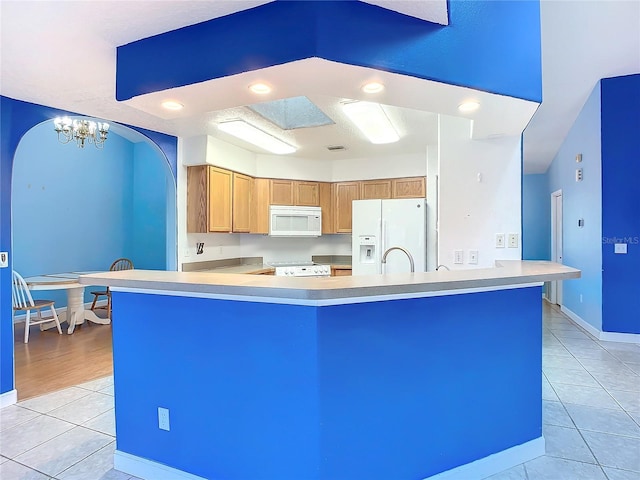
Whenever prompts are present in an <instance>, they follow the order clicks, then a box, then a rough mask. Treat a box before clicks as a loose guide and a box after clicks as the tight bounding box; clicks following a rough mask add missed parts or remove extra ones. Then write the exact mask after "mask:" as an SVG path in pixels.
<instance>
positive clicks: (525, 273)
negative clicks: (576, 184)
mask: <svg viewBox="0 0 640 480" xmlns="http://www.w3.org/2000/svg"><path fill="white" fill-rule="evenodd" d="M496 264H497V266H496V267H495V268H479V269H471V270H453V271H446V270H440V271H437V272H417V273H394V274H385V275H355V276H340V277H306V278H303V277H294V278H290V277H278V276H272V275H244V274H234V273H209V272H174V271H161V270H124V271H120V272H102V273H95V274H91V275H83V276H81V277H80V283H83V284H86V285H104V286H109V287H111V289H112V290H114V291H119V290H120V291H138V292H146V293H157V294H167V295H180V296H199V297H210V298H225V299H233V298H235V299H238V300H244V301H268V302H274V303H289V301H293V302H292V303H300V304H331V303H351V302H349V299H353V300H354V301H356V299H358V300H357V301H358V302H361V301H375V300H383V299H392V298H412V297H416V298H417V297H422V296H432V295H434V294H437V295H443V294H445V295H446V294H456V293H465V292H466V291H469V290H476V291H480V290H500V289H504V288H513V287H514V286H518V285H532V284H539V283H541V282H545V281H552V280H568V279H571V278H579V277H580V271H579V270H576V269H574V268H571V267H567V266H565V265H560V264H557V263H553V262H544V261H500V262H496ZM372 297H375V298H372Z"/></svg>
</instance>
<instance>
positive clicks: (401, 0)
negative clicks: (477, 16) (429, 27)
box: [361, 0, 449, 25]
mask: <svg viewBox="0 0 640 480" xmlns="http://www.w3.org/2000/svg"><path fill="white" fill-rule="evenodd" d="M361 1H363V2H364V3H370V4H371V5H377V6H379V7H382V8H386V9H387V10H393V11H395V12H398V13H402V14H404V15H409V16H411V17H416V18H420V19H422V20H427V21H429V22H433V23H439V24H440V25H448V24H449V16H448V14H447V0H361Z"/></svg>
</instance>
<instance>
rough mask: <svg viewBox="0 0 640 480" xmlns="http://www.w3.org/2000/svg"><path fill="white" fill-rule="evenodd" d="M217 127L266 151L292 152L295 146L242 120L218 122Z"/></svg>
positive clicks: (281, 153)
mask: <svg viewBox="0 0 640 480" xmlns="http://www.w3.org/2000/svg"><path fill="white" fill-rule="evenodd" d="M218 128H219V129H220V130H222V131H223V132H225V133H228V134H229V135H233V136H234V137H237V138H239V139H240V140H244V141H245V142H249V143H252V144H254V145H256V146H258V147H260V148H263V149H265V150H266V151H268V152H271V153H276V154H278V155H283V154H286V153H293V152H295V151H296V148H295V147H293V146H291V145H289V144H288V143H285V142H283V141H282V140H279V139H277V138H276V137H273V136H271V135H269V134H268V133H266V132H263V131H262V130H260V129H259V128H256V127H254V126H253V125H250V124H248V123H247V122H245V121H244V120H232V121H230V122H223V123H219V124H218Z"/></svg>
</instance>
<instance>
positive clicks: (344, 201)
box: [333, 182, 360, 233]
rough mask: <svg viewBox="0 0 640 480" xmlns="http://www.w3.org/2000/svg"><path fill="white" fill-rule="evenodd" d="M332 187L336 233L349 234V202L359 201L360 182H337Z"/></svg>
mask: <svg viewBox="0 0 640 480" xmlns="http://www.w3.org/2000/svg"><path fill="white" fill-rule="evenodd" d="M334 185H335V192H336V193H335V200H336V203H335V205H336V208H334V210H333V215H334V217H335V225H336V233H351V208H352V205H351V202H353V201H354V200H359V199H360V182H339V183H335V184H334Z"/></svg>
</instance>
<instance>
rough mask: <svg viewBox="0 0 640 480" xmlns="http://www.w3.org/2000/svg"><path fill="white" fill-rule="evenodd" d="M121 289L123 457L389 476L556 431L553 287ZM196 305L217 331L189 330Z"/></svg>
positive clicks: (198, 469)
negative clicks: (431, 293) (545, 367)
mask: <svg viewBox="0 0 640 480" xmlns="http://www.w3.org/2000/svg"><path fill="white" fill-rule="evenodd" d="M113 295H114V301H113V304H114V316H115V317H116V318H118V321H117V322H115V323H114V325H113V352H114V381H115V391H116V429H117V431H118V450H119V451H122V452H125V453H129V454H132V455H135V456H140V457H143V458H146V459H150V460H152V461H154V462H159V463H162V464H165V465H169V466H171V467H174V468H178V469H180V470H183V471H186V472H189V473H192V474H195V475H199V476H202V477H204V478H224V479H230V480H231V479H249V478H250V479H254V480H260V479H263V480H272V479H278V480H288V479H289V480H300V479H305V480H313V479H332V480H333V479H356V478H357V479H360V478H367V479H371V480H389V479H396V478H398V479H401V478H425V477H428V476H431V475H434V474H436V473H439V472H441V471H445V470H448V469H451V468H453V467H456V466H459V465H461V464H465V463H468V462H471V461H474V460H477V459H480V458H483V457H485V456H487V455H490V454H492V453H497V452H499V451H502V450H505V449H507V448H509V447H513V446H516V445H521V444H523V443H526V442H528V441H531V440H534V439H537V438H540V436H541V435H542V405H541V400H540V399H541V396H542V387H541V384H540V370H541V368H542V350H541V347H542V329H541V320H542V309H541V289H540V287H531V288H524V289H510V290H503V291H496V292H484V293H475V294H465V295H454V296H443V297H432V298H422V299H408V300H394V301H386V302H373V303H366V304H357V305H340V306H330V307H311V306H292V305H278V304H264V303H250V302H234V301H228V300H215V299H203V298H189V297H172V296H165V295H146V294H138V293H125V292H114V293H113ZM496 305H500V308H496ZM184 312H189V316H190V317H193V318H199V319H201V320H205V323H206V331H207V335H199V334H198V332H197V331H194V330H193V329H189V328H176V326H175V325H176V324H175V319H176V318H181V317H183V316H184ZM470 319H472V321H470ZM168 331H170V332H171V334H170V335H167V332H168ZM158 407H164V408H168V409H169V410H170V416H171V430H170V431H163V430H159V429H158V420H157V408H158ZM461 439H464V441H461Z"/></svg>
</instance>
